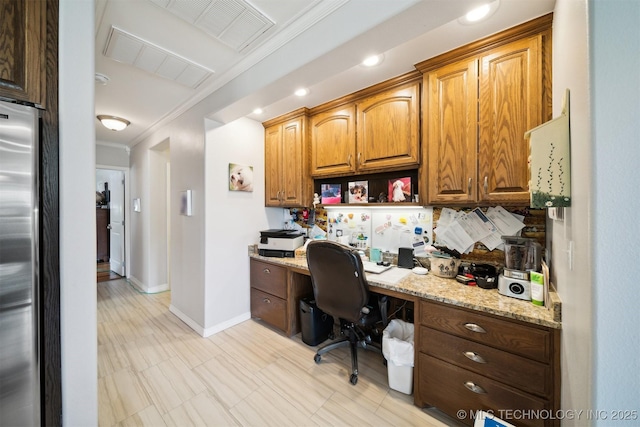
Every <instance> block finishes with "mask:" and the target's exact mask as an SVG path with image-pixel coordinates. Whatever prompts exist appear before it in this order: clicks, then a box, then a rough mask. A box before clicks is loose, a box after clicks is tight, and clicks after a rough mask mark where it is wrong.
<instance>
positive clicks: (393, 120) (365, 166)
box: [356, 82, 420, 172]
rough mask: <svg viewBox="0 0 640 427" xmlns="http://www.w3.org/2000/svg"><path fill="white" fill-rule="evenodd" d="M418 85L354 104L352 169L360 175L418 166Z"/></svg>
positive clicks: (381, 94) (409, 85)
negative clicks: (354, 126)
mask: <svg viewBox="0 0 640 427" xmlns="http://www.w3.org/2000/svg"><path fill="white" fill-rule="evenodd" d="M419 88H420V84H419V82H414V83H411V84H408V85H404V86H402V87H400V88H395V89H391V90H388V91H385V92H382V93H380V94H378V95H374V96H370V97H368V98H365V99H364V100H362V101H360V102H358V103H357V104H356V112H357V117H356V123H357V137H356V147H357V154H356V168H357V170H358V171H360V172H368V171H378V170H382V169H396V168H406V167H407V166H418V165H419V164H420V155H419V152H420V142H419V141H420V139H419V138H420V117H419V114H420V102H419V97H418V96H419Z"/></svg>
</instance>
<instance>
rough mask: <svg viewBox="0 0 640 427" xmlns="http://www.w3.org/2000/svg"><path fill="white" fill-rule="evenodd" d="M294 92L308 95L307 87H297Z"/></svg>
mask: <svg viewBox="0 0 640 427" xmlns="http://www.w3.org/2000/svg"><path fill="white" fill-rule="evenodd" d="M294 93H295V94H296V96H306V95H309V89H306V88H303V87H302V88H300V89H297V90H296V91H295V92H294Z"/></svg>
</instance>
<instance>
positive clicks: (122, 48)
mask: <svg viewBox="0 0 640 427" xmlns="http://www.w3.org/2000/svg"><path fill="white" fill-rule="evenodd" d="M104 55H105V56H106V57H107V58H111V59H113V60H114V61H118V62H122V63H124V64H129V65H133V66H134V67H137V68H140V69H141V70H144V71H147V72H149V73H152V74H155V75H158V76H160V77H163V78H165V79H168V80H173V81H175V82H177V83H180V84H182V85H184V86H188V87H190V88H196V87H198V85H199V84H200V83H202V82H203V81H204V80H205V79H206V78H207V77H209V76H210V75H211V74H213V71H211V70H209V69H207V68H205V67H203V66H202V65H198V64H196V63H195V62H191V61H189V60H188V59H185V58H183V57H181V56H179V55H176V54H175V53H173V52H170V51H168V50H166V49H163V48H161V47H159V46H156V45H154V44H152V43H150V42H148V41H146V40H143V39H141V38H139V37H136V36H134V35H133V34H130V33H127V32H126V31H122V30H121V29H119V28H116V27H111V31H110V33H109V37H108V38H107V45H106V46H105V48H104Z"/></svg>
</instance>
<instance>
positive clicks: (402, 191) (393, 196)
mask: <svg viewBox="0 0 640 427" xmlns="http://www.w3.org/2000/svg"><path fill="white" fill-rule="evenodd" d="M388 197H389V199H388V200H389V201H390V202H410V201H411V178H410V177H405V178H396V179H390V180H389V196H388Z"/></svg>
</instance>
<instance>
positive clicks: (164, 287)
mask: <svg viewBox="0 0 640 427" xmlns="http://www.w3.org/2000/svg"><path fill="white" fill-rule="evenodd" d="M128 279H129V281H130V282H131V284H132V285H133V286H134V287H135V288H136V289H137V290H139V291H140V292H143V293H145V294H157V293H160V292H164V291H168V290H169V284H168V283H163V284H162V285H158V286H153V287H147V286H146V285H145V284H144V283H142V282H141V281H140V280H138V279H137V278H136V277H135V276H129V277H128Z"/></svg>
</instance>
